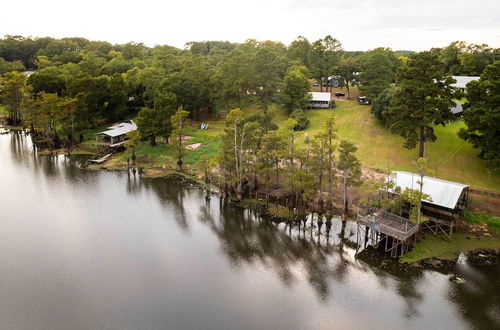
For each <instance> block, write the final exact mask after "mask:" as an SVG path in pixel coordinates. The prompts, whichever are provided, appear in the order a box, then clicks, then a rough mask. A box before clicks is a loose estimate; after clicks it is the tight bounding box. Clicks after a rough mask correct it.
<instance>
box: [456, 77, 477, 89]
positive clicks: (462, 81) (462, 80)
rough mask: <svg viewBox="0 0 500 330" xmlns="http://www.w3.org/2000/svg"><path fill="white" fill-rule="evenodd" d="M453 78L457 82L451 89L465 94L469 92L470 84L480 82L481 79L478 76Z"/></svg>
mask: <svg viewBox="0 0 500 330" xmlns="http://www.w3.org/2000/svg"><path fill="white" fill-rule="evenodd" d="M451 77H452V78H453V79H455V80H456V81H457V82H456V83H454V84H451V87H453V88H456V89H460V90H461V91H463V92H465V91H466V90H467V84H468V83H470V82H471V81H474V80H479V77H477V76H451Z"/></svg>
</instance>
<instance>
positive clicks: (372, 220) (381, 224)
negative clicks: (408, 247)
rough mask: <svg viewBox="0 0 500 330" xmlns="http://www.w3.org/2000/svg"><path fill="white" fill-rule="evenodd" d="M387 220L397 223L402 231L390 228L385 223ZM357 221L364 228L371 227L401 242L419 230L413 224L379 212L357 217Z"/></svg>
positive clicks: (401, 218)
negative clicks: (402, 226) (401, 227)
mask: <svg viewBox="0 0 500 330" xmlns="http://www.w3.org/2000/svg"><path fill="white" fill-rule="evenodd" d="M384 220H385V221H384ZM387 220H391V221H397V222H399V223H401V224H403V225H404V230H401V229H399V228H396V227H393V226H390V225H389V224H388V223H387ZM357 221H358V222H360V223H362V224H363V225H365V226H368V227H371V228H373V229H375V230H377V231H379V232H381V233H384V234H387V235H389V236H392V237H396V238H397V239H399V240H402V241H404V240H406V239H408V238H409V237H411V236H412V235H413V234H415V233H416V232H417V231H418V228H419V227H418V224H416V223H415V222H413V221H411V220H409V219H405V218H403V217H400V216H398V215H395V214H392V213H388V212H385V211H382V212H379V213H378V214H368V215H366V216H361V215H358V219H357Z"/></svg>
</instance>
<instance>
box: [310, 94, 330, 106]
mask: <svg viewBox="0 0 500 330" xmlns="http://www.w3.org/2000/svg"><path fill="white" fill-rule="evenodd" d="M309 94H311V100H310V101H309V104H308V105H307V107H308V108H311V109H329V108H330V102H331V99H332V93H328V92H310V93H309Z"/></svg>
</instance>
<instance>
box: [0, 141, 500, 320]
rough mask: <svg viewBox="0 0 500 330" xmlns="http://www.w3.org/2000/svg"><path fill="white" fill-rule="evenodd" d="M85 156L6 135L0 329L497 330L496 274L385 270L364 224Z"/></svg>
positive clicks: (0, 192)
mask: <svg viewBox="0 0 500 330" xmlns="http://www.w3.org/2000/svg"><path fill="white" fill-rule="evenodd" d="M81 161H83V160H82V159H81V158H80V157H72V158H68V157H64V156H38V155H36V154H35V153H34V152H33V147H32V145H31V143H30V139H29V137H25V136H24V134H22V133H20V132H17V133H10V134H4V135H0V179H1V180H0V220H1V226H2V230H0V270H1V271H0V297H1V299H0V328H1V329H332V328H338V329H402V328H405V329H423V328H424V329H425V328H428V329H469V328H482V329H493V328H500V280H499V279H500V267H499V266H481V267H479V266H473V265H471V264H469V263H468V262H467V260H462V261H461V262H459V263H457V264H456V265H455V266H453V267H451V269H449V270H447V271H442V272H437V271H433V270H425V269H415V270H411V271H408V270H407V269H408V268H404V267H403V266H400V265H398V264H397V263H396V262H389V263H388V264H387V265H381V263H380V262H378V261H377V262H371V261H370V258H356V257H355V254H356V245H355V242H356V224H355V223H354V222H351V221H347V222H342V221H340V220H339V219H333V220H332V221H329V222H328V223H326V222H323V223H322V225H321V227H319V226H318V223H317V221H314V225H313V227H312V228H311V222H310V221H308V222H307V223H306V224H305V226H304V225H302V226H300V227H298V226H297V225H295V226H293V227H290V226H286V225H285V224H275V223H272V222H270V221H269V220H266V219H261V218H259V216H258V215H256V214H255V213H254V212H253V211H249V210H244V209H242V208H239V207H236V206H234V205H228V204H226V203H222V202H221V200H220V199H219V198H218V197H217V196H215V195H214V196H213V197H212V198H211V199H210V200H209V201H206V199H205V197H204V195H203V193H202V192H201V191H200V190H199V189H198V188H196V187H195V186H193V185H191V184H189V183H180V182H178V181H177V180H173V179H161V178H160V179H148V178H142V177H140V176H139V175H138V174H135V175H134V174H133V173H132V172H130V173H127V172H110V171H103V170H102V171H93V170H85V169H81V168H80V162H81ZM385 263H386V262H384V264H385ZM454 275H456V276H460V277H462V278H463V279H464V280H465V283H464V284H455V283H453V282H451V281H450V277H451V276H454Z"/></svg>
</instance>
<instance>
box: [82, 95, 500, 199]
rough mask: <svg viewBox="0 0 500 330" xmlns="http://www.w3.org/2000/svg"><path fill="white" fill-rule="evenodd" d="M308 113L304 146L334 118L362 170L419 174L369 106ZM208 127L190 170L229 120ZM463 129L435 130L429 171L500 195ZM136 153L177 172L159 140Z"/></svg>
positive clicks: (348, 104)
mask: <svg viewBox="0 0 500 330" xmlns="http://www.w3.org/2000/svg"><path fill="white" fill-rule="evenodd" d="M272 107H275V106H272ZM275 108H276V109H275V110H276V112H275V113H276V116H275V122H276V123H277V124H282V123H283V122H284V121H285V120H286V118H287V115H286V112H285V111H284V110H282V109H279V108H277V107H275ZM242 110H243V111H244V112H245V114H247V115H248V114H253V113H255V112H257V111H260V110H259V108H258V107H257V106H255V105H253V104H249V105H245V106H244V107H243V108H242ZM306 114H307V116H308V118H309V120H310V125H309V127H308V128H307V130H305V131H303V132H300V133H299V138H298V139H297V141H298V143H299V144H303V141H304V134H308V135H309V136H310V137H313V136H314V135H315V134H316V133H318V132H319V131H321V130H322V129H323V125H324V122H325V120H326V119H328V118H331V117H335V122H336V126H337V129H338V135H339V137H340V138H341V139H346V140H348V141H351V142H353V143H354V144H355V145H356V146H357V147H358V152H357V155H358V157H359V159H360V161H361V163H362V165H363V166H366V167H370V168H376V169H387V168H388V167H389V168H390V169H393V170H405V171H415V167H414V160H416V158H417V152H418V151H417V149H412V150H408V149H405V148H403V146H402V145H403V138H401V137H399V136H397V135H394V134H391V133H390V132H389V130H388V129H386V128H385V127H383V125H381V124H380V123H379V122H378V121H377V120H375V119H374V118H373V116H372V115H371V114H370V107H369V106H363V105H359V104H357V103H356V102H355V101H339V102H337V107H336V108H335V109H331V110H306ZM206 123H208V124H209V128H208V130H196V126H197V124H195V123H193V124H192V128H190V129H189V130H188V132H187V134H188V135H191V136H192V138H191V139H189V140H187V141H186V145H187V144H193V143H202V146H201V147H199V148H198V149H195V150H188V151H186V156H185V159H184V163H185V164H186V167H187V168H191V169H195V168H196V162H197V161H198V160H199V159H200V157H201V156H202V155H206V156H208V157H215V156H216V155H217V152H218V150H219V144H220V136H221V134H223V132H224V126H225V122H224V120H220V121H206ZM463 126H464V123H463V122H462V121H460V120H459V121H455V122H453V123H451V124H450V125H447V126H445V127H442V126H438V127H436V128H435V130H436V135H437V137H438V140H437V141H436V142H433V143H427V144H426V154H427V157H429V166H430V169H431V170H433V171H434V175H435V176H437V177H439V178H442V179H445V180H451V181H456V182H461V183H465V184H469V185H471V186H472V187H474V188H479V189H487V190H491V191H496V192H500V173H499V172H498V171H497V172H491V171H489V170H488V169H487V168H486V167H485V166H484V164H483V162H482V161H481V160H480V159H479V158H478V156H477V154H478V152H477V150H474V149H473V148H472V146H471V145H470V144H469V143H467V142H465V141H463V140H462V139H460V138H459V137H458V136H457V132H458V131H459V129H460V128H461V127H463ZM88 133H89V134H88V136H91V135H93V133H94V132H88ZM86 138H87V136H86ZM136 151H137V157H138V161H139V163H142V164H141V166H142V165H144V166H145V167H146V168H171V169H172V168H175V160H174V159H173V151H172V149H171V147H170V146H166V145H165V143H164V142H163V141H161V139H159V140H158V146H157V147H150V146H149V142H148V141H142V142H141V143H140V144H139V146H138V148H137V150H136ZM129 156H130V155H129V154H128V152H125V153H123V154H121V155H117V156H116V157H114V158H117V159H116V161H117V162H118V163H121V164H122V165H123V164H125V165H126V159H127V157H129Z"/></svg>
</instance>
